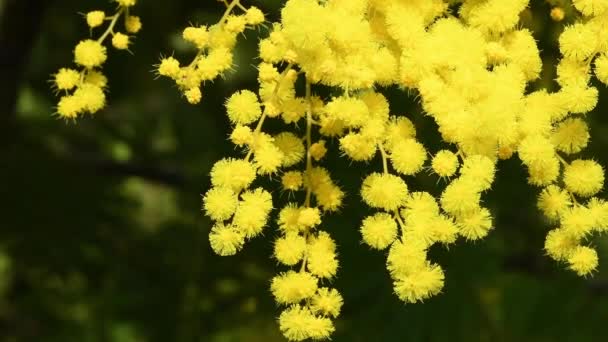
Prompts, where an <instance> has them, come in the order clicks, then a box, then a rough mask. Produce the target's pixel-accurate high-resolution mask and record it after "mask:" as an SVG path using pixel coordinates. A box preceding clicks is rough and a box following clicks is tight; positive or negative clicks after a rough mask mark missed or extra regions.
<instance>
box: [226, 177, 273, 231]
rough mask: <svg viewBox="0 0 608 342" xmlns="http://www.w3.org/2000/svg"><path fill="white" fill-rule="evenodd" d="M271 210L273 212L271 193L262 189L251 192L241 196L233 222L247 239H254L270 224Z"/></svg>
mask: <svg viewBox="0 0 608 342" xmlns="http://www.w3.org/2000/svg"><path fill="white" fill-rule="evenodd" d="M270 210H272V196H271V195H270V193H269V192H268V191H266V190H264V189H262V188H257V189H255V190H252V191H251V190H250V191H247V192H244V193H243V194H242V195H241V201H240V202H239V204H238V206H237V208H236V212H235V214H234V218H233V219H232V222H233V224H234V225H235V227H236V228H237V229H238V230H239V231H241V232H243V234H245V237H246V238H252V237H255V236H257V235H258V234H260V233H261V232H262V229H263V228H264V226H265V225H266V223H267V222H268V214H269V213H270Z"/></svg>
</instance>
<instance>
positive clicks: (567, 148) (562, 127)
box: [551, 118, 589, 153]
mask: <svg viewBox="0 0 608 342" xmlns="http://www.w3.org/2000/svg"><path fill="white" fill-rule="evenodd" d="M551 140H552V141H553V144H554V145H555V148H556V149H557V150H559V151H562V152H565V153H577V152H580V151H581V150H582V149H583V148H585V147H586V146H587V142H589V127H587V124H586V123H585V121H583V120H582V119H580V118H569V119H566V120H564V121H562V122H560V123H559V125H558V126H557V127H556V128H555V131H553V134H552V135H551Z"/></svg>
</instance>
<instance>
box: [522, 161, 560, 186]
mask: <svg viewBox="0 0 608 342" xmlns="http://www.w3.org/2000/svg"><path fill="white" fill-rule="evenodd" d="M559 171H560V163H559V159H557V156H553V157H552V158H549V159H547V160H545V161H543V162H537V163H535V164H532V165H530V166H529V167H528V173H529V177H528V183H530V184H532V185H536V186H547V185H549V184H551V183H553V182H555V181H556V180H557V177H558V176H559Z"/></svg>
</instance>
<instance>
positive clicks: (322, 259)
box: [306, 231, 338, 278]
mask: <svg viewBox="0 0 608 342" xmlns="http://www.w3.org/2000/svg"><path fill="white" fill-rule="evenodd" d="M307 258H308V259H307V263H306V268H307V269H308V271H309V272H310V273H312V274H314V275H316V276H317V277H321V278H331V277H333V276H335V275H336V272H337V270H338V259H337V258H336V245H335V243H334V241H333V240H332V238H331V237H330V236H329V234H327V233H326V232H323V231H321V232H319V233H318V234H317V236H316V237H314V238H312V239H310V241H309V243H308V249H307Z"/></svg>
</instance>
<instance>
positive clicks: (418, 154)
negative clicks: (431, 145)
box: [390, 139, 426, 175]
mask: <svg viewBox="0 0 608 342" xmlns="http://www.w3.org/2000/svg"><path fill="white" fill-rule="evenodd" d="M390 159H391V162H392V165H393V167H394V168H395V170H396V171H397V172H399V173H401V174H404V175H414V174H416V173H417V172H418V171H420V170H421V169H422V166H423V165H424V162H425V161H426V150H425V149H424V146H422V144H421V143H419V142H417V141H416V140H415V139H405V140H403V141H400V142H398V143H396V144H394V145H393V146H392V147H391V154H390Z"/></svg>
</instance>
